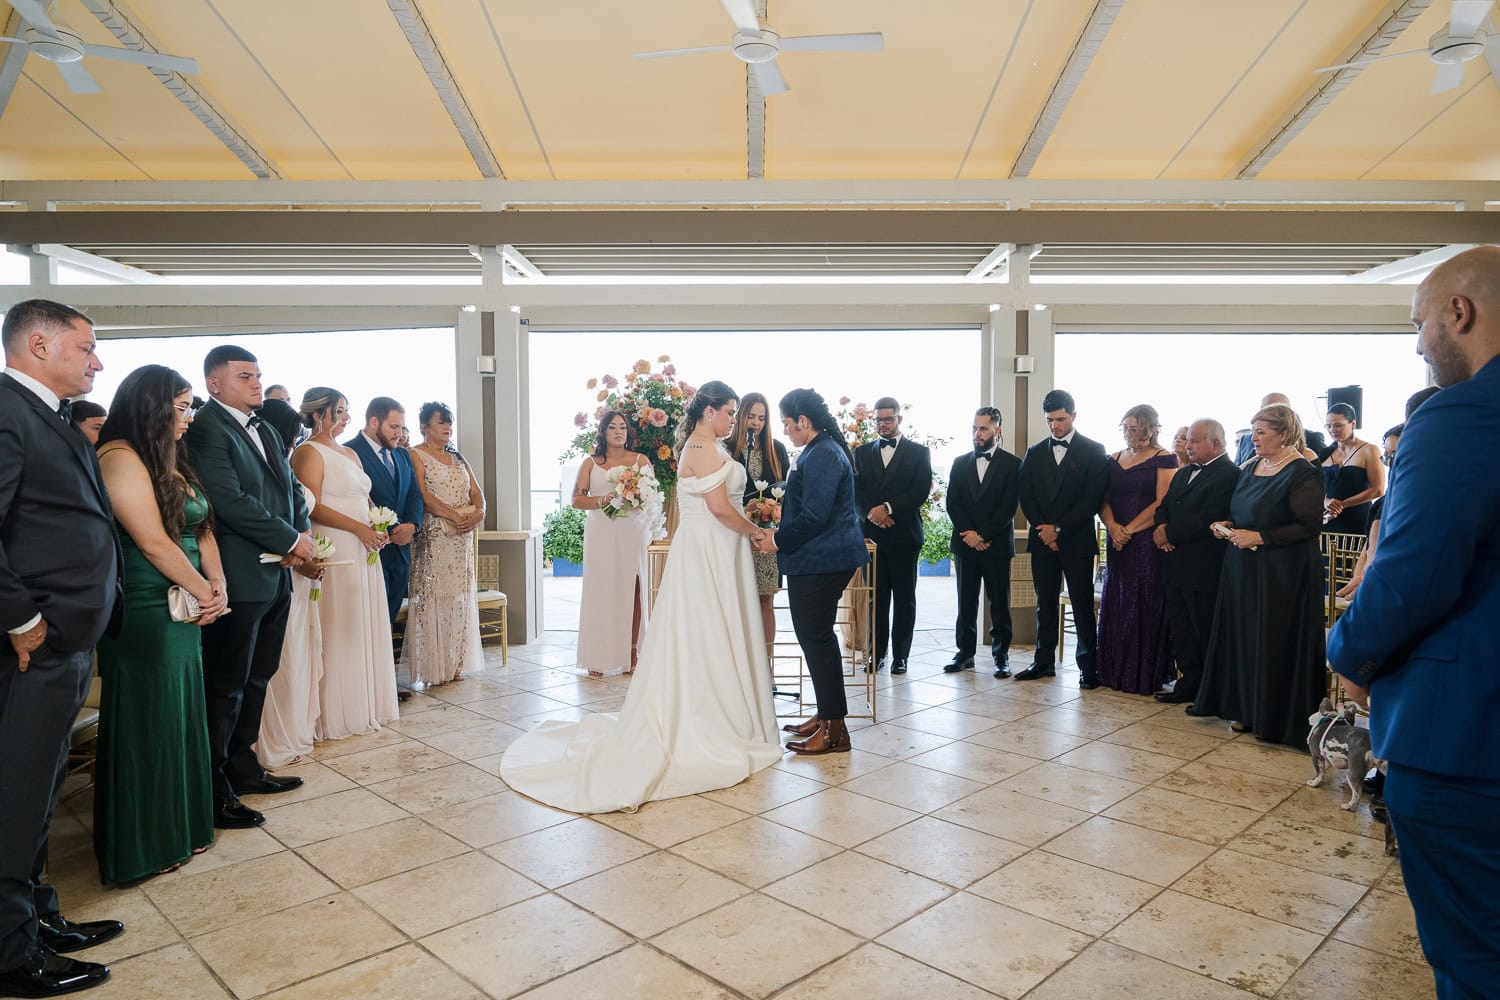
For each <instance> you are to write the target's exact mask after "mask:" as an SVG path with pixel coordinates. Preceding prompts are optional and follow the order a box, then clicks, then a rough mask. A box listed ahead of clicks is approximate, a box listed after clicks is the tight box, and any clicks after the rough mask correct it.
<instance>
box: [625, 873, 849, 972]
mask: <svg viewBox="0 0 1500 1000" xmlns="http://www.w3.org/2000/svg"><path fill="white" fill-rule="evenodd" d="M652 943H653V944H654V945H656V946H657V947H658V948H660V949H661V950H663V951H665V952H667V953H668V954H670V955H674V956H676V957H677V958H678V959H680V960H681V961H683V962H685V963H687V964H688V965H689V966H691V967H692V968H694V969H697V970H698V971H700V972H702V973H704V974H705V975H708V976H711V977H712V978H714V979H716V980H718V981H719V982H721V983H725V984H727V985H729V986H731V987H733V988H734V989H736V990H739V991H740V992H741V993H744V994H746V995H748V996H750V997H754V998H760V997H765V996H769V995H770V994H771V993H774V992H775V991H776V990H778V989H780V988H781V987H783V986H785V985H787V984H788V983H791V982H794V981H796V980H798V979H801V978H802V977H803V976H805V975H807V974H808V973H809V972H812V971H813V970H814V969H816V968H818V967H820V966H823V965H826V964H828V963H829V962H831V961H833V960H834V959H836V958H838V957H839V956H841V955H843V954H845V953H846V952H849V951H852V950H853V949H854V948H855V947H857V946H858V945H859V939H858V938H856V937H854V936H853V935H851V934H847V933H845V932H844V931H841V930H839V929H838V928H836V927H830V926H829V925H828V924H827V923H826V922H825V921H822V920H818V919H817V918H815V917H810V916H808V915H807V914H805V913H803V912H801V911H800V910H794V909H792V908H791V907H790V906H787V905H786V904H785V903H781V902H778V901H777V900H774V899H771V898H769V897H767V896H762V895H761V894H759V893H754V894H752V895H749V896H744V897H742V898H740V899H737V900H735V901H734V902H733V903H730V904H729V905H728V906H722V907H720V908H719V909H717V910H714V911H712V912H710V913H705V914H704V915H703V916H701V917H697V918H695V919H693V920H690V921H688V922H687V923H685V924H683V925H681V926H679V927H674V928H673V929H672V930H670V931H667V932H666V933H665V934H663V935H661V936H660V937H658V938H656V939H655V940H654V941H653V942H652Z"/></svg>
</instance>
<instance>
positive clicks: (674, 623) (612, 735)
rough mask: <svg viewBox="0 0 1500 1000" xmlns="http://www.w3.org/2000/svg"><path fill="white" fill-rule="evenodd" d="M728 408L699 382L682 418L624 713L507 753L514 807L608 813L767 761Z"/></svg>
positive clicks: (547, 733) (760, 662)
mask: <svg viewBox="0 0 1500 1000" xmlns="http://www.w3.org/2000/svg"><path fill="white" fill-rule="evenodd" d="M737 405H738V397H736V396H735V394H734V391H733V390H731V389H730V388H729V387H728V386H727V385H725V384H724V383H722V382H708V383H706V384H704V385H703V386H702V387H700V388H699V389H698V392H697V394H696V395H695V396H694V397H693V400H692V402H691V403H690V404H689V405H688V411H687V414H686V415H685V416H684V418H683V427H682V429H683V430H684V431H685V432H687V433H686V440H685V443H684V447H683V450H682V455H681V457H680V459H679V463H680V465H679V478H678V480H677V498H678V504H679V507H680V522H679V525H678V528H677V533H676V534H675V535H674V536H673V538H672V549H671V554H670V555H669V556H668V558H667V565H666V569H665V571H664V572H663V573H662V578H661V587H660V589H659V590H658V592H657V598H656V607H655V609H654V610H653V612H652V614H651V624H650V626H649V628H648V629H647V631H646V637H645V639H644V641H643V642H642V645H641V653H640V659H639V664H638V666H637V668H636V673H635V679H634V680H633V681H631V684H630V692H629V694H627V695H626V697H625V704H624V706H623V707H622V708H621V710H620V712H619V714H618V715H615V714H599V715H590V716H588V717H586V718H584V719H583V720H581V721H579V722H554V721H548V722H543V723H542V724H541V725H540V726H538V727H537V728H536V729H534V730H532V731H531V732H530V733H527V734H526V735H525V736H522V737H521V738H520V739H518V740H516V741H515V742H514V743H512V744H511V745H510V748H509V749H508V750H507V751H506V752H505V757H504V758H503V759H502V760H501V763H500V776H501V777H502V778H504V779H505V781H506V783H508V784H509V785H510V786H511V787H512V788H514V789H515V790H516V791H518V792H521V793H522V794H523V795H528V796H530V797H531V798H533V799H536V800H538V801H540V802H545V803H547V804H548V805H551V806H556V807H558V808H560V809H567V810H570V811H572V812H580V813H601V812H614V811H616V810H620V809H634V808H635V807H637V806H639V805H640V804H641V803H643V802H650V801H653V800H655V799H669V798H675V797H676V796H679V795H693V794H695V793H697V792H706V791H710V790H712V789H715V788H727V787H729V786H730V785H734V784H738V783H739V782H741V781H743V780H744V779H746V778H748V777H749V776H750V775H752V774H754V773H755V772H756V771H759V770H761V769H762V768H765V767H769V766H770V765H772V764H774V763H775V762H776V761H778V760H780V759H781V752H782V751H781V745H780V744H779V742H778V737H777V731H776V712H775V709H774V708H773V707H772V703H771V679H770V671H769V670H768V669H767V665H766V645H765V641H766V640H765V634H764V632H763V630H762V626H761V620H760V604H759V600H758V598H757V596H756V590H755V567H754V564H753V562H752V559H751V549H750V545H749V544H748V538H749V536H751V535H754V534H756V533H758V531H759V529H757V528H756V527H755V526H754V525H752V524H751V523H750V522H749V521H748V520H746V519H745V517H744V515H743V514H742V513H741V512H740V508H739V504H738V503H737V500H738V498H739V497H741V496H743V495H744V489H745V470H744V467H743V466H742V465H740V464H739V463H738V462H735V461H733V460H731V459H730V457H729V455H728V453H727V452H725V451H724V449H723V447H722V445H720V443H719V442H720V440H721V439H723V438H726V437H728V436H729V432H730V430H731V429H732V428H733V426H734V414H735V409H736V407H737ZM585 627H586V626H585Z"/></svg>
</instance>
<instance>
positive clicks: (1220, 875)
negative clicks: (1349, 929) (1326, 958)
mask: <svg viewBox="0 0 1500 1000" xmlns="http://www.w3.org/2000/svg"><path fill="white" fill-rule="evenodd" d="M1172 888H1173V889H1175V890H1176V891H1177V892H1185V893H1187V894H1188V895H1190V896H1197V897H1198V898H1199V899H1207V900H1209V901H1211V902H1214V903H1221V904H1223V905H1224V906H1232V907H1234V908H1235V909H1237V910H1244V911H1246V912H1247V913H1255V914H1259V915H1260V916H1262V917H1269V918H1271V919H1272V920H1279V921H1281V922H1282V923H1284V924H1291V925H1292V926H1293V927H1301V928H1302V929H1303V930H1307V931H1315V932H1317V933H1318V934H1327V933H1328V932H1330V931H1331V930H1333V928H1334V926H1335V925H1337V924H1338V922H1339V921H1340V920H1342V919H1344V915H1345V914H1347V913H1348V912H1349V909H1350V908H1351V907H1352V906H1354V904H1355V903H1357V902H1359V900H1360V897H1361V896H1363V895H1364V894H1365V887H1364V886H1362V885H1356V884H1354V883H1353V882H1345V881H1344V880H1342V879H1336V878H1330V877H1328V876H1327V875H1319V874H1317V873H1315V872H1309V871H1303V870H1302V869H1300V868H1293V867H1291V866H1290V865H1283V864H1281V863H1279V862H1276V861H1270V860H1267V859H1265V858H1257V857H1253V856H1251V855H1249V854H1240V853H1238V852H1237V851H1220V852H1218V853H1217V854H1215V855H1214V856H1213V857H1211V858H1209V859H1208V860H1207V861H1205V862H1203V864H1201V865H1199V866H1198V867H1197V868H1195V869H1193V871H1191V872H1190V873H1188V874H1187V875H1186V876H1184V877H1183V878H1181V879H1179V880H1178V881H1177V882H1175V883H1173V885H1172Z"/></svg>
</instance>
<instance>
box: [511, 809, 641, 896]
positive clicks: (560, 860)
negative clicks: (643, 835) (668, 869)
mask: <svg viewBox="0 0 1500 1000" xmlns="http://www.w3.org/2000/svg"><path fill="white" fill-rule="evenodd" d="M653 850H655V848H653V847H652V846H651V845H650V844H647V843H645V842H643V841H640V840H636V839H635V838H634V837H628V836H626V835H625V834H623V833H620V832H619V831H617V830H613V829H611V828H609V827H607V826H605V825H604V824H603V823H597V822H595V821H594V820H592V819H588V818H586V817H580V818H579V819H574V820H570V821H568V822H566V823H562V824H559V825H557V826H549V827H546V828H544V829H541V830H538V831H536V832H535V833H528V834H526V835H525V836H522V837H513V838H512V839H510V840H506V841H503V842H501V843H499V844H496V845H494V846H493V847H490V848H487V849H486V850H485V853H486V854H488V855H489V856H490V857H492V858H495V859H496V860H497V861H502V862H504V863H505V864H506V865H508V866H509V867H511V868H514V869H515V870H516V871H518V872H520V873H521V874H522V875H525V876H526V877H527V878H529V879H531V880H532V881H533V882H538V883H540V884H542V885H544V886H546V887H547V888H549V889H555V888H557V887H558V886H560V885H567V884H568V883H569V882H576V881H578V880H579V879H581V878H587V877H588V876H590V875H593V874H596V873H598V872H602V871H604V870H605V869H608V868H613V867H615V866H616V865H623V864H624V863H625V862H627V861H634V860H635V859H636V858H639V857H644V856H645V855H647V854H650V853H651V852H652V851H653Z"/></svg>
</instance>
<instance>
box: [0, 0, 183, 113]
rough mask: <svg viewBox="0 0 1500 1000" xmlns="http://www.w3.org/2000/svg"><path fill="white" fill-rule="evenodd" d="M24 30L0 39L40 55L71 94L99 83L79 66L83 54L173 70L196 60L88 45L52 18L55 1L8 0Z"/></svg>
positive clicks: (92, 90) (96, 90)
mask: <svg viewBox="0 0 1500 1000" xmlns="http://www.w3.org/2000/svg"><path fill="white" fill-rule="evenodd" d="M10 5H11V6H12V7H13V8H15V11H16V13H17V14H19V15H20V16H21V20H22V21H25V22H26V30H25V31H23V32H22V33H21V37H20V38H8V37H6V36H4V35H0V42H9V43H11V44H13V45H21V46H24V47H25V48H26V49H27V50H28V51H29V52H30V53H31V54H32V55H37V56H41V57H42V58H43V59H46V60H47V61H48V62H51V63H54V64H56V66H57V71H58V72H59V73H61V74H62V78H63V82H65V83H66V84H67V85H68V89H69V90H71V91H72V92H73V93H75V94H97V93H99V84H98V82H97V81H96V80H95V79H94V77H93V74H91V73H90V72H89V71H88V70H86V69H84V68H83V58H84V56H94V57H96V58H99V59H113V60H115V61H117V62H127V63H136V64H138V65H141V66H153V67H156V68H157V69H167V70H172V71H174V72H177V73H190V74H191V73H197V72H198V60H196V59H186V58H183V57H182V56H169V55H166V54H165V53H161V52H143V51H141V50H140V49H121V48H116V47H114V46H112V45H89V44H87V43H86V42H84V40H83V36H81V35H79V34H78V32H76V31H74V30H73V29H71V28H69V27H68V26H67V25H65V24H63V23H62V22H61V21H59V20H58V19H57V17H56V14H57V0H52V2H51V3H49V4H45V5H44V4H43V3H42V2H41V0H10Z"/></svg>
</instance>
